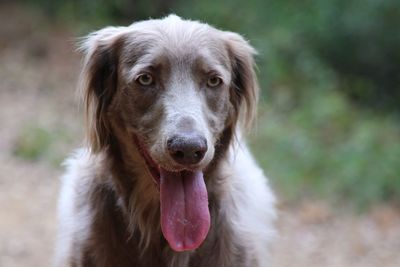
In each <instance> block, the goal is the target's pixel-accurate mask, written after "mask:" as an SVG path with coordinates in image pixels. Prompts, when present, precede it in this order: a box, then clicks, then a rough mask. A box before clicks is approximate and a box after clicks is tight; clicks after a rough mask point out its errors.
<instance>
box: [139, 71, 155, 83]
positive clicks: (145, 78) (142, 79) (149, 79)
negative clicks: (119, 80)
mask: <svg viewBox="0 0 400 267" xmlns="http://www.w3.org/2000/svg"><path fill="white" fill-rule="evenodd" d="M136 81H137V82H138V83H139V84H140V85H143V86H149V85H151V84H152V83H153V82H154V79H153V76H151V75H150V74H148V73H143V74H140V75H139V76H138V77H137V78H136Z"/></svg>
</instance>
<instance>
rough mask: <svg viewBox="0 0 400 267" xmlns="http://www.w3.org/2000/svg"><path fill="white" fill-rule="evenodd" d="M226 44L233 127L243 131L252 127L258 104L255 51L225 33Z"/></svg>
mask: <svg viewBox="0 0 400 267" xmlns="http://www.w3.org/2000/svg"><path fill="white" fill-rule="evenodd" d="M226 44H227V48H228V52H229V57H230V61H231V65H232V74H233V79H232V84H231V103H232V105H233V107H234V114H233V120H234V122H233V125H235V124H236V123H237V122H239V123H240V126H242V127H244V128H245V129H249V128H250V126H251V125H252V123H253V121H254V118H255V115H256V108H257V102H258V91H259V87H258V82H257V76H256V74H255V71H254V68H255V63H254V57H253V56H254V55H255V54H256V50H255V49H254V48H253V47H252V46H250V44H249V43H248V42H247V41H246V40H245V39H243V37H242V36H240V35H238V34H236V33H232V32H227V33H226Z"/></svg>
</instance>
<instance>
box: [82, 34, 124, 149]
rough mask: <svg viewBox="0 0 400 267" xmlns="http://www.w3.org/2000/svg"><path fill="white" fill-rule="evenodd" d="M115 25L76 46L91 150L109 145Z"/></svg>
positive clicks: (118, 39) (115, 57)
mask: <svg viewBox="0 0 400 267" xmlns="http://www.w3.org/2000/svg"><path fill="white" fill-rule="evenodd" d="M120 33H121V30H120V29H119V28H113V27H109V28H105V29H103V30H100V31H97V32H94V33H91V34H89V35H88V36H87V37H86V38H84V39H83V42H82V43H81V45H80V49H81V50H82V51H83V52H84V53H85V54H86V55H85V59H84V63H83V69H82V74H81V86H80V90H81V94H82V95H83V96H84V105H85V108H86V138H87V141H88V143H89V146H90V148H91V150H92V151H93V152H99V151H101V150H102V149H104V148H106V146H107V145H108V144H109V140H110V136H111V132H110V131H111V128H110V122H109V119H108V116H107V111H108V108H109V106H110V104H111V101H112V98H113V96H114V93H115V91H116V89H117V83H118V65H119V62H118V61H119V56H118V54H119V50H120V47H121V43H122V38H121V34H120Z"/></svg>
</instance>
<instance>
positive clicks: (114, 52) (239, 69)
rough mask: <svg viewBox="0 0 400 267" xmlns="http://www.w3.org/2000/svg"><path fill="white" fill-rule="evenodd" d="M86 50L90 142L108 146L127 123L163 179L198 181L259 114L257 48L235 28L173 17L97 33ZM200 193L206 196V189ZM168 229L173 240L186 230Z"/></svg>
mask: <svg viewBox="0 0 400 267" xmlns="http://www.w3.org/2000/svg"><path fill="white" fill-rule="evenodd" d="M82 48H83V50H84V51H85V53H86V57H85V61H84V67H83V79H82V81H83V82H84V84H83V86H82V88H83V91H84V92H83V93H84V95H85V100H86V107H87V119H88V128H87V133H88V140H89V144H90V148H91V149H92V151H93V152H94V153H96V152H100V151H103V150H105V149H106V148H107V147H108V146H109V143H110V140H111V138H112V136H113V135H114V128H115V127H116V126H117V127H119V128H121V129H123V131H124V132H125V133H126V135H127V136H129V138H130V140H131V141H132V143H134V144H135V145H136V147H137V148H138V150H139V151H140V153H141V155H142V156H143V158H144V160H145V161H146V163H147V166H148V167H149V170H150V173H151V174H152V176H153V178H154V179H155V180H156V182H157V183H161V184H162V183H163V179H162V181H160V177H161V178H162V177H170V176H171V177H175V176H176V174H177V173H180V174H179V177H180V178H182V177H189V178H185V179H186V181H192V182H193V183H195V181H197V179H200V178H198V177H200V176H201V178H202V171H203V170H204V169H206V168H207V166H208V165H209V164H210V162H211V161H212V160H213V159H214V156H215V154H216V150H217V149H218V146H219V145H220V144H221V142H223V140H222V137H223V133H224V132H230V133H233V132H235V128H236V127H237V126H238V122H239V123H240V124H242V125H243V126H246V125H249V124H250V123H251V121H252V119H253V115H254V110H255V105H256V102H257V93H258V87H257V82H256V76H255V74H254V69H253V65H254V61H253V54H254V53H255V50H254V49H253V48H252V47H251V46H250V45H249V44H248V43H247V42H246V41H245V40H244V39H243V38H242V37H241V36H240V35H238V34H236V33H232V32H225V31H220V30H217V29H215V28H213V27H211V26H209V25H207V24H202V23H199V22H194V21H188V20H182V19H180V18H179V17H177V16H175V15H171V16H168V17H166V18H164V19H161V20H149V21H143V22H138V23H134V24H132V25H130V26H128V27H109V28H105V29H102V30H100V31H97V32H94V33H92V34H90V35H89V36H88V37H87V38H86V39H85V40H84V42H83V45H82ZM174 175H175V176H174ZM164 180H165V181H167V182H168V179H167V178H166V179H164ZM170 180H171V183H174V182H172V181H176V180H177V178H171V179H170ZM171 186H172V187H174V186H175V185H172V184H168V185H165V188H169V187H171ZM196 186H197V185H196ZM172 187H171V188H172ZM200 187H201V186H200ZM174 188H175V187H174ZM161 189H162V188H161ZM189 189H190V188H189ZM189 189H187V190H189ZM166 190H167V189H165V190H164V192H167V191H166ZM171 190H172V191H174V190H175V189H171ZM185 190H186V189H185ZM199 190H200V189H199ZM172 191H171V192H172ZM175 191H176V190H175ZM175 191H174V192H175ZM196 192H197V193H199V195H200V197H201V198H204V196H201V195H202V194H203V193H204V190H203V189H202V190H200V191H196ZM196 192H194V194H195V195H196ZM162 194H163V190H161V198H163V195H162ZM164 194H169V193H168V192H167V193H164ZM171 194H172V193H171ZM174 194H175V195H177V191H176V192H175V193H174ZM161 204H162V203H161ZM162 205H163V204H162ZM166 205H167V204H166ZM161 208H163V206H161ZM168 208H170V207H164V210H166V209H168ZM203 208H204V207H196V209H200V210H201V209H203ZM207 211H208V210H207ZM207 211H201V212H200V213H202V212H203V213H206V212H207ZM193 216H194V217H196V216H197V217H199V218H200V220H201V219H202V218H204V217H202V215H201V214H200V215H199V214H197V215H196V214H195V215H193ZM165 227H167V226H165ZM165 227H164V228H165ZM200 228H201V227H200ZM203 228H204V227H203ZM163 230H164V229H163ZM206 230H207V231H208V229H206ZM171 231H172V232H173V233H172V234H171ZM202 231H203V232H204V231H205V230H204V229H203V230H202ZM166 232H169V234H170V237H167V236H166V237H167V239H168V238H169V239H168V240H169V241H170V239H174V238H175V239H176V235H179V234H177V233H176V232H174V230H168V229H167V230H165V231H164V235H168V233H167V234H166ZM171 235H173V236H172V237H171ZM194 235H196V236H195V237H193V239H196V238H197V239H198V237H197V235H198V233H194ZM178 239H179V238H178ZM196 242H197V241H196ZM196 242H194V243H196ZM172 243H174V242H172ZM175 243H176V242H175ZM178 243H179V242H178ZM170 244H171V242H170ZM176 244H177V243H176ZM176 244H175V249H176V250H185V249H191V248H194V247H196V246H197V245H198V242H197V243H196V244H197V245H196V244H195V245H193V246H191V245H183V247H179V246H180V245H179V244H178V245H176Z"/></svg>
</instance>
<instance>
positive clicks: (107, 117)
mask: <svg viewBox="0 0 400 267" xmlns="http://www.w3.org/2000/svg"><path fill="white" fill-rule="evenodd" d="M81 49H82V51H83V53H84V54H85V57H84V62H83V67H82V74H81V86H80V89H81V91H80V92H81V94H82V95H83V96H84V105H85V109H86V126H87V127H86V128H87V130H86V134H87V138H86V139H87V145H86V146H85V147H84V148H81V149H80V150H78V151H76V152H75V153H74V154H73V155H72V156H71V157H70V158H69V159H67V160H66V163H65V165H66V169H67V171H66V174H65V175H64V177H63V179H62V188H61V193H60V200H59V235H58V241H57V249H56V250H57V252H56V263H55V265H56V266H69V267H77V266H84V267H88V266H97V267H102V266H104V267H114V266H115V267H125V266H130V267H131V266H139V267H140V266H144V267H149V266H152V267H153V266H154V267H157V266H171V267H186V266H196V267H205V266H206V267H214V266H218V267H222V266H226V267H235V266H251V267H254V266H267V265H268V263H269V260H268V253H267V252H268V244H269V243H270V240H271V238H272V237H273V235H274V227H273V220H274V218H275V197H274V194H273V193H272V190H271V189H270V187H269V185H268V181H267V178H266V177H265V176H264V174H263V171H262V170H261V169H260V168H259V167H258V166H257V164H256V163H255V161H254V159H253V157H252V156H251V154H250V152H249V150H248V148H247V145H246V142H245V140H244V134H245V133H246V132H247V130H248V128H249V127H250V125H251V122H252V121H253V118H254V116H255V110H256V104H257V98H258V91H259V89H258V84H257V78H256V75H255V71H254V55H255V53H256V52H255V49H254V48H252V47H251V46H250V45H249V43H248V42H247V41H246V40H245V39H244V38H243V37H241V36H240V35H239V34H236V33H233V32H227V31H221V30H218V29H216V28H214V27H212V26H209V25H207V24H204V23H200V22H197V21H190V20H183V19H181V18H180V17H178V16H176V15H169V16H167V17H165V18H163V19H153V20H147V21H141V22H136V23H133V24H132V25H130V26H128V27H107V28H104V29H102V30H99V31H96V32H94V33H92V34H89V35H88V36H87V37H86V38H84V39H83V41H82V43H81Z"/></svg>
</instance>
